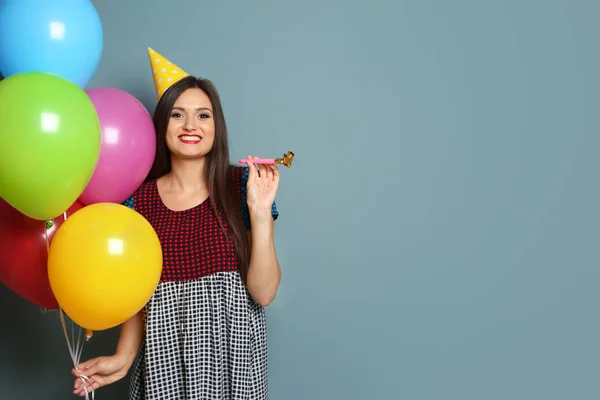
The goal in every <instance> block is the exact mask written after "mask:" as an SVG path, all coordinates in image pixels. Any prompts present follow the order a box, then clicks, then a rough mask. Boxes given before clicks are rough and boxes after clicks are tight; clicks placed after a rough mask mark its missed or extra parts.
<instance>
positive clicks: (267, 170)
mask: <svg viewBox="0 0 600 400" xmlns="http://www.w3.org/2000/svg"><path fill="white" fill-rule="evenodd" d="M254 158H256V157H254ZM247 160H248V161H247V164H248V181H247V184H246V203H247V206H248V214H249V220H250V221H249V222H250V232H249V235H250V237H249V240H250V249H251V255H250V265H249V268H248V276H247V281H246V286H247V287H248V291H249V292H250V295H251V296H252V298H253V299H254V300H255V301H256V302H257V303H259V304H260V305H262V306H267V305H269V304H270V303H271V302H272V301H273V299H275V295H276V294H277V288H278V287H279V281H280V279H281V268H280V266H279V261H278V260H277V254H276V252H275V232H274V231H275V223H274V222H275V221H274V218H273V213H272V210H273V204H274V203H275V196H276V194H277V190H278V188H279V170H278V169H277V167H276V166H275V165H259V166H258V167H257V166H256V165H254V164H253V163H252V157H250V156H248V158H247ZM259 171H260V173H259Z"/></svg>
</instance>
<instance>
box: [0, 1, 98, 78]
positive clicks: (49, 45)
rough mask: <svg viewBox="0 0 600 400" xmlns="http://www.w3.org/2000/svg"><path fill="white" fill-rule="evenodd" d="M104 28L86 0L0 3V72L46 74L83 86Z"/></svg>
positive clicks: (95, 63)
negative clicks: (55, 75)
mask: <svg viewBox="0 0 600 400" xmlns="http://www.w3.org/2000/svg"><path fill="white" fill-rule="evenodd" d="M103 42H104V39H103V30H102V23H101V21H100V17H99V16H98V12H97V11H96V8H95V7H94V5H93V4H92V3H91V2H90V1H89V0H52V1H43V0H3V1H0V71H2V74H3V75H4V76H5V77H6V78H8V77H11V76H13V75H16V74H20V73H23V72H38V71H39V72H48V73H53V74H57V75H60V76H62V77H63V78H65V79H68V80H70V81H71V82H73V83H75V84H76V85H78V86H79V87H80V88H84V87H85V85H87V84H88V82H89V81H90V79H91V78H92V76H93V75H94V73H95V72H96V69H97V68H98V64H99V63H100V59H101V57H102V49H103Z"/></svg>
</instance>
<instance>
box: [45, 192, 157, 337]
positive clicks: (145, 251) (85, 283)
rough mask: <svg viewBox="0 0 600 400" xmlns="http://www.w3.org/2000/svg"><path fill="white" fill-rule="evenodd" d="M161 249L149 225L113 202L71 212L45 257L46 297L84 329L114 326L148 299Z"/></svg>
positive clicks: (155, 280) (130, 210) (57, 232)
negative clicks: (50, 294)
mask: <svg viewBox="0 0 600 400" xmlns="http://www.w3.org/2000/svg"><path fill="white" fill-rule="evenodd" d="M162 265H163V264H162V248H161V246H160V241H159V239H158V236H157V235H156V232H155V231H154V229H153V228H152V226H151V225H150V223H149V222H148V221H147V220H146V219H145V218H144V217H142V216H141V215H140V214H139V213H137V212H136V211H134V210H132V209H130V208H128V207H125V206H123V205H120V204H116V203H96V204H92V205H89V206H87V207H84V208H82V209H80V210H78V211H77V212H75V213H73V215H71V217H70V218H68V219H67V220H66V221H65V222H64V223H63V224H62V225H61V227H60V228H59V229H58V230H57V231H56V234H55V236H54V239H53V240H52V243H51V245H50V251H49V253H48V277H49V280H50V286H51V288H52V292H53V293H54V296H55V297H56V300H57V301H58V304H59V305H60V306H61V307H62V309H63V310H64V312H65V313H66V314H67V315H68V316H69V318H71V319H72V320H73V321H74V322H75V323H76V324H78V325H79V326H81V327H83V328H85V329H88V330H92V331H94V330H105V329H110V328H112V327H115V326H117V325H119V324H121V323H123V322H125V321H127V320H128V319H129V318H131V317H132V316H134V315H135V314H136V313H137V312H139V311H140V310H141V309H142V308H143V307H144V306H145V304H146V303H147V302H148V300H150V298H151V297H152V294H153V293H154V290H156V287H157V285H158V283H159V280H160V276H161V272H162Z"/></svg>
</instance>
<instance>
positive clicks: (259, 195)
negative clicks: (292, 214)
mask: <svg viewBox="0 0 600 400" xmlns="http://www.w3.org/2000/svg"><path fill="white" fill-rule="evenodd" d="M256 158H258V157H251V156H248V157H247V160H248V161H247V163H248V169H249V170H248V184H247V186H246V189H247V190H246V202H247V203H248V209H249V211H250V214H251V215H253V216H263V215H269V216H270V215H271V208H272V206H273V203H274V202H275V196H276V194H277V190H278V189H279V169H277V166H276V165H263V164H261V165H258V166H257V165H255V164H253V163H252V160H253V159H256ZM259 172H260V176H259Z"/></svg>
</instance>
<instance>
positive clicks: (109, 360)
mask: <svg viewBox="0 0 600 400" xmlns="http://www.w3.org/2000/svg"><path fill="white" fill-rule="evenodd" d="M143 335H144V323H143V318H142V312H141V311H140V312H139V313H137V314H136V315H134V316H133V317H131V318H130V319H129V320H127V321H125V322H124V323H123V324H121V336H120V337H119V343H118V345H117V351H116V352H115V354H114V355H113V356H105V357H97V358H92V359H90V360H87V361H85V362H83V363H81V364H79V365H78V366H77V368H74V369H73V371H72V372H73V375H75V377H76V378H75V383H74V387H73V393H74V394H76V395H79V396H84V395H85V391H86V390H87V391H88V392H90V391H92V390H96V389H98V388H100V387H102V386H106V385H110V384H111V383H114V382H116V381H118V380H120V379H122V378H124V377H125V376H126V375H127V372H129V369H130V368H131V366H132V365H133V363H134V361H135V359H136V357H137V354H138V352H139V350H140V346H141V344H142V340H143ZM80 376H85V377H86V378H85V380H82V379H81V378H80ZM84 382H85V384H84Z"/></svg>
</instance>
